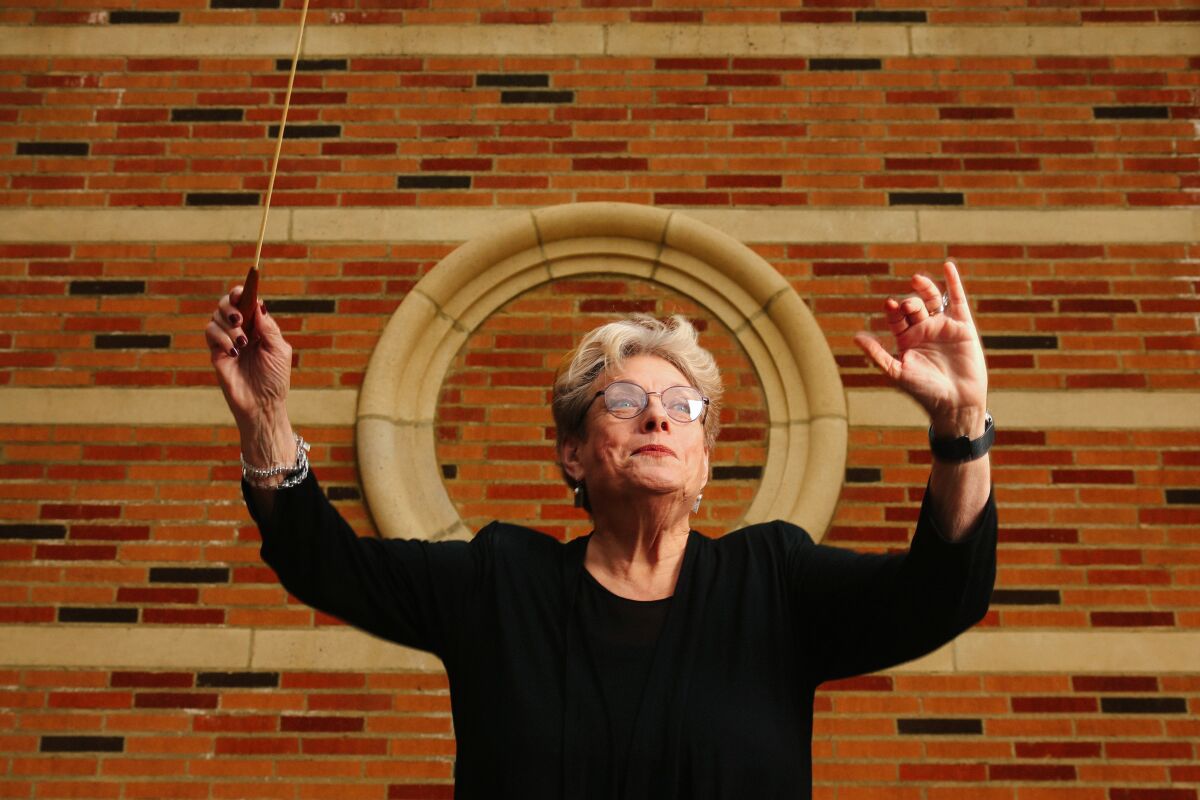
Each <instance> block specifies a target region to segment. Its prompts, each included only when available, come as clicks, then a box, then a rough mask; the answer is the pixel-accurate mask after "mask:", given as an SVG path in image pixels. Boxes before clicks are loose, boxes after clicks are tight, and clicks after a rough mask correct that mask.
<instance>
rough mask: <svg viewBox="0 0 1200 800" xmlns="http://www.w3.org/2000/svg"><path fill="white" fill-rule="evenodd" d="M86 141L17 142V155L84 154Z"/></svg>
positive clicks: (86, 152)
mask: <svg viewBox="0 0 1200 800" xmlns="http://www.w3.org/2000/svg"><path fill="white" fill-rule="evenodd" d="M87 154H88V143H87V142H17V155H19V156H86V155H87Z"/></svg>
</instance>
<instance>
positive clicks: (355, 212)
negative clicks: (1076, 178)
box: [0, 206, 1200, 277]
mask: <svg viewBox="0 0 1200 800" xmlns="http://www.w3.org/2000/svg"><path fill="white" fill-rule="evenodd" d="M647 208H650V206H647ZM680 210H681V211H683V212H685V213H686V214H687V216H688V217H690V218H692V219H693V220H695V221H698V222H702V223H704V224H706V225H710V226H712V227H714V228H717V229H718V230H720V231H722V232H724V233H726V234H729V235H730V236H731V237H733V238H734V239H736V240H738V241H743V242H763V243H768V242H785V243H786V242H805V243H810V244H812V243H825V242H832V243H840V242H862V243H887V242H901V243H902V242H917V241H921V242H954V243H971V242H982V243H991V242H1029V243H1031V244H1104V243H1120V242H1129V243H1152V242H1183V243H1190V242H1193V241H1196V240H1198V239H1200V209H1187V208H1184V209H1177V208H1176V209H1173V208H1164V209H1049V210H1044V211H1039V210H1034V211H1027V210H1003V209H1000V210H995V209H922V210H920V211H910V210H905V211H890V210H889V211H874V210H860V209H804V210H779V209H775V210H773V209H753V210H747V209H711V208H688V209H680ZM527 215H528V212H520V211H513V210H502V209H480V208H427V209H354V208H347V209H341V208H296V209H287V208H279V209H272V210H271V216H270V220H269V224H268V226H267V241H269V242H282V241H294V242H463V241H466V240H470V239H475V238H478V237H481V236H485V235H487V234H489V233H491V232H492V231H494V230H495V229H496V226H498V225H503V224H505V223H507V222H509V221H510V220H512V219H513V218H514V217H519V216H527ZM260 220H261V211H260V210H259V209H255V208H245V209H73V208H61V209H0V242H58V241H63V234H62V232H63V231H70V232H71V233H70V241H72V242H212V241H249V242H254V241H257V240H258V226H259V223H260ZM247 266H248V265H247ZM231 277H233V276H231Z"/></svg>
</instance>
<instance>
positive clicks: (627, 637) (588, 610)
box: [579, 569, 671, 786]
mask: <svg viewBox="0 0 1200 800" xmlns="http://www.w3.org/2000/svg"><path fill="white" fill-rule="evenodd" d="M670 602H671V598H669V597H668V598H666V599H663V600H630V599H629V598H627V597H619V596H618V595H615V594H613V593H612V592H610V591H609V590H608V589H605V588H604V587H603V586H602V585H601V584H600V582H599V581H597V580H596V579H595V578H594V577H592V574H591V573H590V572H588V571H587V570H586V569H584V571H583V592H582V593H581V594H580V596H579V624H580V627H581V628H582V629H583V630H584V631H586V633H587V635H586V636H585V640H586V642H587V647H588V654H589V655H590V657H591V662H592V666H593V668H594V669H595V670H596V673H597V675H598V677H599V680H600V688H601V690H602V691H603V692H604V706H605V710H606V711H607V712H608V724H609V734H610V736H611V748H612V753H611V756H610V757H611V758H612V760H613V772H614V776H615V778H616V781H617V785H618V786H620V785H621V782H622V779H623V778H624V776H625V767H626V764H627V763H628V762H629V748H630V747H631V745H632V742H633V731H634V726H635V724H636V723H637V712H638V708H639V707H641V701H642V692H643V691H645V688H646V679H647V677H649V675H650V665H651V662H652V660H653V658H654V646H655V645H656V644H658V636H659V633H660V632H661V631H662V626H663V622H664V621H666V618H667V609H668V607H669V605H670Z"/></svg>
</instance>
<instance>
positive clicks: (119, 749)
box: [38, 736, 125, 753]
mask: <svg viewBox="0 0 1200 800" xmlns="http://www.w3.org/2000/svg"><path fill="white" fill-rule="evenodd" d="M38 752H39V753H123V752H125V737H124V736H43V737H42V739H41V741H40V742H39V743H38Z"/></svg>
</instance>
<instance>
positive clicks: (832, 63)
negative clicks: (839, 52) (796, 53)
mask: <svg viewBox="0 0 1200 800" xmlns="http://www.w3.org/2000/svg"><path fill="white" fill-rule="evenodd" d="M808 68H809V69H810V70H812V71H813V72H823V71H841V70H866V69H883V61H882V60H881V59H878V58H813V59H810V60H809V62H808Z"/></svg>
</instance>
